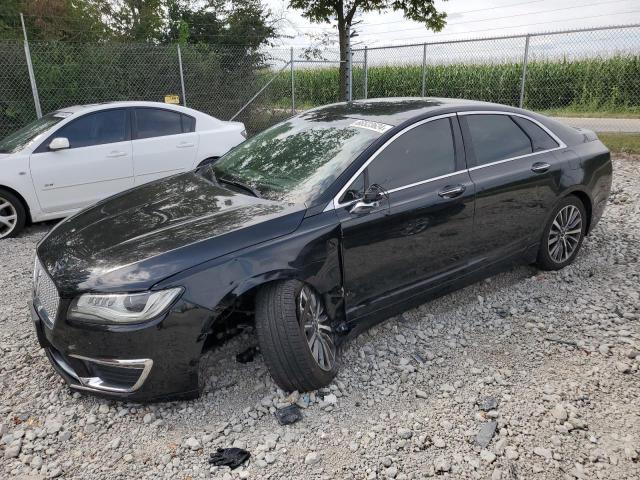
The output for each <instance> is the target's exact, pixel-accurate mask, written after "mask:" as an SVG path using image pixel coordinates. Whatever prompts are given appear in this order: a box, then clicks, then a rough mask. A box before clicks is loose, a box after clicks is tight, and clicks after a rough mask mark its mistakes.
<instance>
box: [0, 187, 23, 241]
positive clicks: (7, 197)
mask: <svg viewBox="0 0 640 480" xmlns="http://www.w3.org/2000/svg"><path fill="white" fill-rule="evenodd" d="M26 222H27V211H26V210H25V208H24V205H23V204H22V202H21V201H20V199H19V198H18V197H16V196H15V195H14V194H13V193H11V192H9V191H7V190H3V189H1V188H0V239H3V238H10V237H15V236H16V235H18V234H19V233H20V232H21V231H22V229H23V228H24V225H25V223H26Z"/></svg>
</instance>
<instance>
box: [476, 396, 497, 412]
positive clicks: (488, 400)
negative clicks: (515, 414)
mask: <svg viewBox="0 0 640 480" xmlns="http://www.w3.org/2000/svg"><path fill="white" fill-rule="evenodd" d="M478 405H479V406H480V410H482V411H483V412H488V411H490V410H495V409H496V408H498V400H497V399H495V398H493V397H485V398H483V399H482V401H481V402H479V403H478Z"/></svg>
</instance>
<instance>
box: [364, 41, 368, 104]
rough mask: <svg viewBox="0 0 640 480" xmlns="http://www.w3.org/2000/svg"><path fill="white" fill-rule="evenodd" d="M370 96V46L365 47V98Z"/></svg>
mask: <svg viewBox="0 0 640 480" xmlns="http://www.w3.org/2000/svg"><path fill="white" fill-rule="evenodd" d="M367 98H369V47H367V46H366V45H365V47H364V99H365V100H366V99H367Z"/></svg>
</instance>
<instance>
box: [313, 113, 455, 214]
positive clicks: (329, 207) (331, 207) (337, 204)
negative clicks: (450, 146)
mask: <svg viewBox="0 0 640 480" xmlns="http://www.w3.org/2000/svg"><path fill="white" fill-rule="evenodd" d="M455 116H456V114H455V113H445V114H443V115H437V116H435V117H429V118H425V119H423V120H420V121H419V122H416V123H412V124H411V125H409V126H407V127H405V128H403V129H402V130H400V131H399V132H398V133H396V134H395V135H394V136H393V137H391V138H390V139H389V140H387V141H386V142H384V144H383V145H382V146H381V147H380V148H378V150H376V151H375V152H374V153H373V155H371V156H370V157H369V158H368V159H367V161H366V162H364V163H363V164H362V165H361V166H360V168H359V169H358V171H357V172H356V173H354V174H353V175H352V176H351V178H350V179H349V181H348V182H346V183H345V184H344V186H343V187H342V188H341V189H340V191H339V192H338V194H337V195H336V196H335V197H333V200H332V201H331V202H329V204H328V205H327V206H326V207H325V209H324V210H323V211H325V212H328V211H330V210H334V209H336V208H341V207H345V206H348V205H351V204H352V203H354V202H356V201H357V200H350V201H348V202H345V203H340V197H342V195H344V193H345V192H346V191H347V188H349V185H351V184H352V183H353V181H354V180H355V179H356V178H358V176H359V175H360V174H361V173H362V172H363V171H364V169H365V168H367V167H368V166H369V164H370V163H371V162H373V161H374V160H375V159H376V158H378V155H380V154H381V153H382V152H383V151H384V150H385V149H386V148H387V147H388V146H389V145H390V144H391V143H393V142H394V141H395V140H397V139H398V138H399V137H401V136H402V135H404V134H405V133H407V132H409V131H410V130H413V129H414V128H416V127H419V126H420V125H424V124H425V123H429V122H433V121H434V120H440V119H442V118H450V117H455ZM451 140H452V141H453V133H452V134H451ZM460 171H461V170H458V172H460ZM458 172H454V173H458ZM432 180H436V179H435V178H433V179H428V180H423V181H421V182H418V183H416V184H415V185H419V184H420V183H426V182H429V181H432ZM403 188H408V187H406V186H403V187H397V188H394V189H393V190H390V191H389V193H391V192H394V191H398V190H399V189H403Z"/></svg>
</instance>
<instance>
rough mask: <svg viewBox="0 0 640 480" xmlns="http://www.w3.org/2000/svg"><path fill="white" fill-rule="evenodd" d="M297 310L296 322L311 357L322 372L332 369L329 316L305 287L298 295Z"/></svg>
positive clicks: (333, 344) (320, 302) (333, 360)
mask: <svg viewBox="0 0 640 480" xmlns="http://www.w3.org/2000/svg"><path fill="white" fill-rule="evenodd" d="M297 310H298V321H299V322H300V324H301V325H302V327H303V328H304V334H305V337H306V338H307V343H308V344H309V349H310V350H311V355H313V358H314V359H315V361H316V363H317V364H318V366H319V367H320V368H321V369H322V370H325V371H329V370H331V369H333V367H334V365H335V362H336V346H335V343H334V341H333V338H332V337H333V331H332V329H331V327H330V326H329V316H328V315H327V313H326V312H325V309H324V307H323V305H322V301H321V300H320V298H319V297H318V295H317V294H316V293H315V292H314V291H313V290H312V289H311V288H309V287H308V286H306V285H305V286H303V287H302V289H301V290H300V293H299V294H298V308H297Z"/></svg>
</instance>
